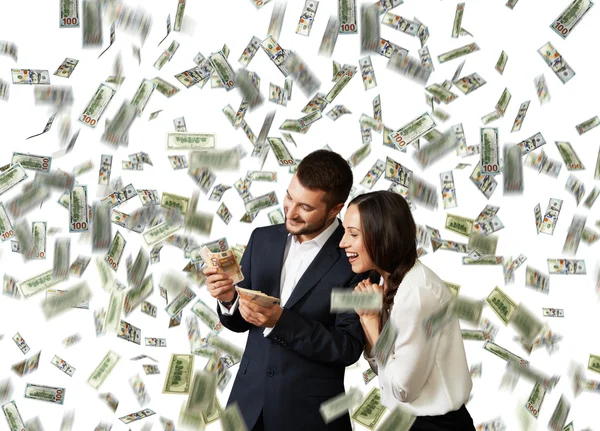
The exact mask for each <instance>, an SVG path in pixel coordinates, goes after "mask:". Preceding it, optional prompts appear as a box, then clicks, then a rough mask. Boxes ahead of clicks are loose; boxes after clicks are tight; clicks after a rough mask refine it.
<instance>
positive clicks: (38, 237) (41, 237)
mask: <svg viewBox="0 0 600 431" xmlns="http://www.w3.org/2000/svg"><path fill="white" fill-rule="evenodd" d="M31 234H32V236H33V254H32V256H31V259H45V258H46V222H45V221H34V222H33V223H31Z"/></svg>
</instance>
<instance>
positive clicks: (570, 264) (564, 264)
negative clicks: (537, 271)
mask: <svg viewBox="0 0 600 431" xmlns="http://www.w3.org/2000/svg"><path fill="white" fill-rule="evenodd" d="M547 260H548V272H549V273H550V274H564V275H585V274H586V273H587V272H586V267H585V260H580V259H547Z"/></svg>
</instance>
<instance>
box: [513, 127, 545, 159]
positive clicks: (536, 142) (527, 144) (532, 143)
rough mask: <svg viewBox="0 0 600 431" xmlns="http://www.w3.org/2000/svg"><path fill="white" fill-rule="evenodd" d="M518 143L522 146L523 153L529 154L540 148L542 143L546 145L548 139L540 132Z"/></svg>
mask: <svg viewBox="0 0 600 431" xmlns="http://www.w3.org/2000/svg"><path fill="white" fill-rule="evenodd" d="M518 145H519V147H521V153H522V154H528V153H530V152H532V151H534V150H536V149H538V148H540V147H541V146H542V145H546V140H545V139H544V137H543V136H542V134H541V133H540V132H538V133H536V134H535V135H533V136H530V137H529V138H527V139H525V140H523V141H521V142H519V144H518Z"/></svg>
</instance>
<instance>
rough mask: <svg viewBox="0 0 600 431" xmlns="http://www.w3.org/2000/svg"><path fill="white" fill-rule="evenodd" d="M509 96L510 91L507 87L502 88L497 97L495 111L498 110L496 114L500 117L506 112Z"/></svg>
mask: <svg viewBox="0 0 600 431" xmlns="http://www.w3.org/2000/svg"><path fill="white" fill-rule="evenodd" d="M511 97H512V96H511V94H510V91H508V88H504V91H503V92H502V94H501V95H500V99H498V102H497V103H496V106H495V108H496V112H498V114H499V115H500V116H501V117H502V116H504V113H505V112H506V108H507V107H508V104H509V102H510V99H511Z"/></svg>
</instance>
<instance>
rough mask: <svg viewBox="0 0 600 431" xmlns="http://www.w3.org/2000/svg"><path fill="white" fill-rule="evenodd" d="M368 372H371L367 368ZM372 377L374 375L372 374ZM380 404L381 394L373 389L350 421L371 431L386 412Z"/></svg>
mask: <svg viewBox="0 0 600 431" xmlns="http://www.w3.org/2000/svg"><path fill="white" fill-rule="evenodd" d="M369 370H371V369H370V368H369ZM371 371H372V370H371ZM373 375H375V374H374V373H373ZM386 410H387V409H386V408H385V407H384V406H383V405H382V404H381V392H380V391H379V388H377V387H374V388H373V389H371V390H370V391H369V393H368V394H367V395H366V396H365V398H364V399H363V402H362V403H361V404H360V405H359V406H358V407H357V408H356V410H354V412H353V413H352V420H353V421H355V422H357V423H359V424H361V425H362V426H364V427H365V428H368V429H369V430H371V431H373V430H374V429H375V427H376V426H377V424H378V423H379V421H380V420H381V417H382V416H383V414H384V413H385V412H386Z"/></svg>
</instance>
